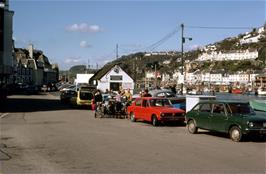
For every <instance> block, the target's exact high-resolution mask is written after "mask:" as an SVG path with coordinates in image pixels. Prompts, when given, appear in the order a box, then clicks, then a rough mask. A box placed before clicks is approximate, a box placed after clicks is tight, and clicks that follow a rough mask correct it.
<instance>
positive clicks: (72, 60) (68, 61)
mask: <svg viewBox="0 0 266 174" xmlns="http://www.w3.org/2000/svg"><path fill="white" fill-rule="evenodd" d="M64 62H65V63H66V64H77V63H80V62H81V59H80V58H76V57H71V58H67V59H65V61H64Z"/></svg>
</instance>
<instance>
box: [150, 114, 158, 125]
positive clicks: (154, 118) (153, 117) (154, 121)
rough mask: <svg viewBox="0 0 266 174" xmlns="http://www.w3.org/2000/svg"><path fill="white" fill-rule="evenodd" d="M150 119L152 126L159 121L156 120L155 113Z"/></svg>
mask: <svg viewBox="0 0 266 174" xmlns="http://www.w3.org/2000/svg"><path fill="white" fill-rule="evenodd" d="M151 121H152V125H153V126H158V125H159V121H158V119H157V117H156V115H153V116H152V119H151Z"/></svg>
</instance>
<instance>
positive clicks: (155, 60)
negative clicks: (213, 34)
mask: <svg viewBox="0 0 266 174" xmlns="http://www.w3.org/2000/svg"><path fill="white" fill-rule="evenodd" d="M264 27H265V26H264ZM249 35H251V37H253V36H256V35H258V33H257V32H256V31H251V32H250V33H249ZM243 37H245V34H239V35H238V36H237V37H234V38H227V39H224V40H222V41H220V42H216V43H213V44H211V45H214V46H215V47H216V51H217V52H223V53H226V52H230V51H240V50H247V49H250V50H258V58H257V59H255V60H242V61H237V60H234V61H233V60H228V61H220V62H216V61H213V62H209V61H206V62H197V61H195V60H196V59H197V58H198V56H199V54H201V53H203V52H206V50H203V49H201V50H200V49H197V50H193V51H189V52H186V53H184V60H185V62H186V63H189V64H191V66H190V67H191V69H189V72H194V71H196V70H199V71H200V72H204V71H209V69H210V67H212V72H213V73H236V72H243V71H247V72H257V73H260V72H262V71H265V68H266V31H264V32H263V33H262V37H261V38H260V39H259V40H258V42H256V43H244V44H240V40H241V39H243ZM144 55H145V53H136V54H130V55H127V56H122V57H121V58H119V59H117V60H114V61H112V62H110V63H108V65H110V64H111V65H113V64H119V65H120V66H121V67H122V68H123V69H124V70H125V71H126V72H127V73H129V74H131V76H132V77H134V79H141V78H143V77H144V74H145V73H144V72H145V71H148V70H152V69H154V64H157V66H156V68H157V71H159V72H160V73H161V74H162V73H166V74H169V75H172V73H173V72H174V71H178V68H180V67H181V54H180V53H179V52H176V53H175V54H174V55H151V56H144ZM166 61H168V63H165V62H166Z"/></svg>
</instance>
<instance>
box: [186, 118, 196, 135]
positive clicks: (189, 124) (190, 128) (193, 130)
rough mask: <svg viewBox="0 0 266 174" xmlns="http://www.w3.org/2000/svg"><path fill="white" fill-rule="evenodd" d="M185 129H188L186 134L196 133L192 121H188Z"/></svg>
mask: <svg viewBox="0 0 266 174" xmlns="http://www.w3.org/2000/svg"><path fill="white" fill-rule="evenodd" d="M187 129H188V132H189V133H191V134H195V133H197V132H198V128H197V126H196V124H195V122H194V120H189V122H188V123H187Z"/></svg>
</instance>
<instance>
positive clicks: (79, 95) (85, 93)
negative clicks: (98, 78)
mask: <svg viewBox="0 0 266 174" xmlns="http://www.w3.org/2000/svg"><path fill="white" fill-rule="evenodd" d="M94 90H95V88H94V87H90V86H80V88H79V89H78V90H76V95H75V96H74V97H71V98H70V103H71V104H72V105H75V106H89V107H91V108H92V104H93V98H94V95H93V92H94Z"/></svg>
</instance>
